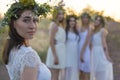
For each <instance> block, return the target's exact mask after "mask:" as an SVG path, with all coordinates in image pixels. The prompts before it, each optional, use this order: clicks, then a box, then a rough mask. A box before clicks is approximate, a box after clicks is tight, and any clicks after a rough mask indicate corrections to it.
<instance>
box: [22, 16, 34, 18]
mask: <svg viewBox="0 0 120 80" xmlns="http://www.w3.org/2000/svg"><path fill="white" fill-rule="evenodd" d="M23 18H27V19H31V18H32V17H31V16H23Z"/></svg>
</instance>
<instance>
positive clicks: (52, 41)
mask: <svg viewBox="0 0 120 80" xmlns="http://www.w3.org/2000/svg"><path fill="white" fill-rule="evenodd" d="M57 31H58V27H57V25H56V24H55V23H53V24H52V25H51V33H50V46H51V49H52V52H53V56H54V63H55V64H58V63H59V62H58V57H57V54H56V49H55V43H56V41H55V34H56V32H57Z"/></svg>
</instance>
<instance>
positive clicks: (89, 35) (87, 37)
mask: <svg viewBox="0 0 120 80" xmlns="http://www.w3.org/2000/svg"><path fill="white" fill-rule="evenodd" d="M91 35H92V29H91V28H89V30H88V34H87V36H86V40H85V43H84V45H83V47H82V50H81V52H80V56H81V58H80V59H81V61H82V62H84V60H83V55H84V51H85V49H86V47H87V45H88V43H89V42H90V39H91Z"/></svg>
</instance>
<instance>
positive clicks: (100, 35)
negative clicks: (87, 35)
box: [90, 15, 113, 80]
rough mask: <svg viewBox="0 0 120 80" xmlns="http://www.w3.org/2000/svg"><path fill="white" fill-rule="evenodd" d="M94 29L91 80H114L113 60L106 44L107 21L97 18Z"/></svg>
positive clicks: (100, 17) (98, 16)
mask: <svg viewBox="0 0 120 80" xmlns="http://www.w3.org/2000/svg"><path fill="white" fill-rule="evenodd" d="M94 27H95V29H94V32H93V36H92V42H91V43H92V46H91V79H90V80H94V79H95V80H113V68H112V59H111V58H110V56H109V52H108V47H107V43H106V36H107V34H108V31H107V30H106V29H105V21H104V18H103V17H102V16H100V15H97V16H96V17H95V21H94Z"/></svg>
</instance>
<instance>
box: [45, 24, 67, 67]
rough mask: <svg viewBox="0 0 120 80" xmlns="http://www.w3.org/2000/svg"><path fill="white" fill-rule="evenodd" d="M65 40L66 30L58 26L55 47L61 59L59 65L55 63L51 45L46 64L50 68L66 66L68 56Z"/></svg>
mask: <svg viewBox="0 0 120 80" xmlns="http://www.w3.org/2000/svg"><path fill="white" fill-rule="evenodd" d="M50 32H51V31H50ZM65 40H66V34H65V30H64V29H63V28H62V27H60V26H58V31H57V32H56V34H55V49H56V54H57V57H58V60H59V64H57V65H55V64H54V56H53V52H52V50H51V47H49V49H48V54H47V59H46V65H47V66H48V67H49V68H54V69H64V68H65V56H66V47H65Z"/></svg>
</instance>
